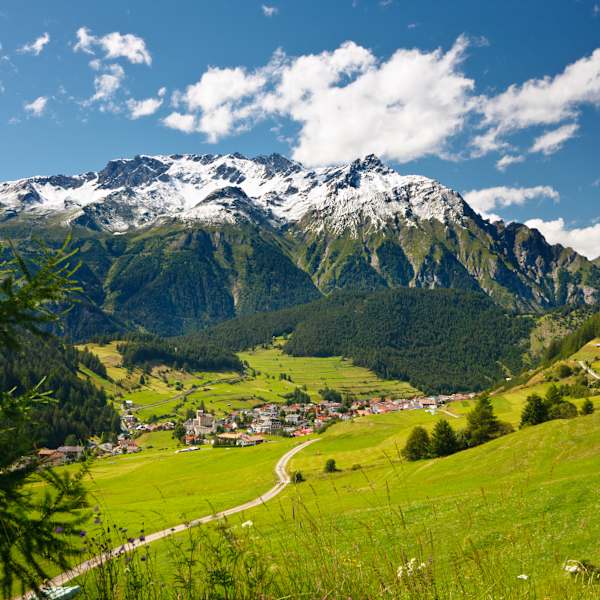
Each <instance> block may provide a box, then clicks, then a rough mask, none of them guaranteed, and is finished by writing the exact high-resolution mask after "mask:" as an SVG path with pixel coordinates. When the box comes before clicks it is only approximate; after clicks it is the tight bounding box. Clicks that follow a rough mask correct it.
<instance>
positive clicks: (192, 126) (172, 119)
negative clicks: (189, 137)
mask: <svg viewBox="0 0 600 600" xmlns="http://www.w3.org/2000/svg"><path fill="white" fill-rule="evenodd" d="M162 122H163V124H164V125H166V126H167V127H170V128H171V129H176V130H177V131H183V132H184V133H193V132H194V131H196V117H195V116H194V115H184V114H182V113H179V112H172V113H171V114H170V115H168V116H166V117H165V118H164V119H163V120H162Z"/></svg>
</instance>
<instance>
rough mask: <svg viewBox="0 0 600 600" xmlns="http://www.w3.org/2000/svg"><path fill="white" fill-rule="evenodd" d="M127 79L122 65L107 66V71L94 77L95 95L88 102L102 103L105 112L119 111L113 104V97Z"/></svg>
mask: <svg viewBox="0 0 600 600" xmlns="http://www.w3.org/2000/svg"><path fill="white" fill-rule="evenodd" d="M124 77H125V71H124V70H123V67H121V65H117V64H111V65H107V67H106V68H105V71H104V72H103V73H101V74H99V75H96V77H94V88H95V90H96V92H95V94H94V95H93V96H92V97H91V98H90V99H89V100H88V101H87V102H86V103H87V104H90V103H93V102H100V103H101V105H102V108H103V109H104V110H110V111H113V112H116V111H117V106H116V105H115V104H114V103H113V97H114V95H115V94H116V92H117V91H118V90H119V88H120V87H121V83H122V82H123V79H124Z"/></svg>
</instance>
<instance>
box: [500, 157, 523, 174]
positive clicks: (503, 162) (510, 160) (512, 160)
mask: <svg viewBox="0 0 600 600" xmlns="http://www.w3.org/2000/svg"><path fill="white" fill-rule="evenodd" d="M524 160H525V157H524V156H523V155H522V154H513V155H511V154H505V155H504V156H502V157H501V158H500V159H499V160H497V161H496V168H497V169H498V171H506V169H507V168H508V167H509V166H510V165H514V164H516V163H521V162H523V161H524Z"/></svg>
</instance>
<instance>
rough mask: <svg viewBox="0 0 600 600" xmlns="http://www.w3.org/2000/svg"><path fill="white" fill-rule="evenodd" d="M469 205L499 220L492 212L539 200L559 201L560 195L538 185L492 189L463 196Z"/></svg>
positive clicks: (489, 217) (483, 214) (487, 216)
mask: <svg viewBox="0 0 600 600" xmlns="http://www.w3.org/2000/svg"><path fill="white" fill-rule="evenodd" d="M463 197H464V199H465V200H466V202H467V204H468V205H469V206H470V207H471V208H472V209H473V210H475V211H476V212H478V213H479V214H481V216H482V217H484V218H486V219H491V220H498V219H499V217H498V215H496V214H494V213H492V212H491V211H493V210H495V209H497V208H504V207H507V206H513V205H517V206H522V205H523V204H525V203H526V202H528V201H529V200H535V199H538V198H551V199H552V200H555V201H557V200H559V199H560V194H559V193H558V192H557V191H556V190H555V189H554V188H553V187H551V186H549V185H536V186H534V187H527V188H525V187H521V188H515V187H505V186H498V187H491V188H484V189H481V190H471V191H469V192H465V193H464V194H463Z"/></svg>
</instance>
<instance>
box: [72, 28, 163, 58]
mask: <svg viewBox="0 0 600 600" xmlns="http://www.w3.org/2000/svg"><path fill="white" fill-rule="evenodd" d="M95 48H100V49H102V50H103V51H104V58H105V59H107V60H114V59H116V58H126V59H127V60H128V61H129V62H131V63H134V64H146V65H151V64H152V56H151V55H150V52H149V51H148V49H147V47H146V42H145V41H144V40H143V39H142V38H141V37H139V36H137V35H134V34H132V33H125V34H122V33H119V32H118V31H113V32H111V33H107V34H106V35H104V36H101V37H97V36H95V35H92V33H91V32H90V30H89V29H88V28H87V27H80V28H79V29H78V30H77V43H76V44H75V45H74V46H73V50H74V51H75V52H78V51H81V52H85V53H87V54H94V53H95Z"/></svg>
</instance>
